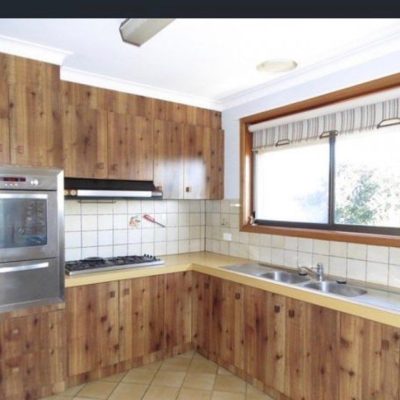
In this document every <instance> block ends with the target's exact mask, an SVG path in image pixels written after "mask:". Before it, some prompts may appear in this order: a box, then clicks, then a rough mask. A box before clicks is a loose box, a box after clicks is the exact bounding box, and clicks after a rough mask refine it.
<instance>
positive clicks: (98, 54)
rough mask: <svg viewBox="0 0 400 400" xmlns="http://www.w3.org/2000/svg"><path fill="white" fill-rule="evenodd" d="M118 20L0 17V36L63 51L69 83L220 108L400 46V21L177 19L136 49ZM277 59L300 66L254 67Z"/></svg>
mask: <svg viewBox="0 0 400 400" xmlns="http://www.w3.org/2000/svg"><path fill="white" fill-rule="evenodd" d="M121 21H122V19H0V39H1V37H3V39H4V38H6V39H7V38H8V39H10V38H11V39H18V40H22V41H24V42H28V43H23V44H24V45H25V47H27V46H29V45H30V44H35V45H40V46H38V47H37V49H42V50H43V49H44V50H48V51H54V52H57V51H61V54H63V57H62V61H60V63H61V64H62V74H61V76H62V78H63V79H66V80H75V81H80V82H81V83H88V84H95V85H99V86H103V87H108V88H115V89H117V90H124V91H127V92H132V93H138V94H143V95H150V96H153V97H159V98H165V99H167V100H174V101H181V102H186V103H189V104H194V105H199V106H205V107H210V108H217V109H224V108H227V107H229V106H231V105H232V104H236V103H240V102H241V101H242V100H243V101H244V99H248V94H249V92H254V95H255V96H257V93H256V92H257V90H259V89H261V90H262V91H268V90H269V89H271V88H272V87H273V86H274V85H276V84H277V83H282V82H285V81H287V82H290V80H291V79H293V78H294V77H301V76H302V74H303V75H304V74H305V73H308V74H309V73H310V71H314V72H318V70H321V71H322V69H324V68H325V69H324V70H326V66H327V65H330V66H331V67H333V66H335V68H337V69H340V62H342V64H343V61H346V62H345V64H346V66H349V64H357V63H360V62H365V60H366V58H368V57H377V56H379V55H381V54H379V52H377V51H376V49H377V46H381V47H380V48H381V49H382V51H384V52H393V51H399V50H400V20H398V19H397V20H396V19H368V20H367V19H364V20H363V19H309V20H307V19H177V20H175V21H174V22H173V23H172V24H170V25H169V26H167V27H166V28H165V29H164V30H162V31H161V32H160V33H158V34H157V35H156V36H155V37H154V38H152V39H151V40H150V41H149V42H147V43H145V44H144V45H143V46H142V47H140V48H137V47H135V46H132V45H129V44H127V43H124V42H122V40H121V37H120V35H119V29H118V28H119V25H120V23H121ZM389 42H390V46H388V43H389ZM7 46H8V47H7ZM7 46H6V47H7V48H8V49H10V48H11V50H10V52H12V48H13V46H10V43H8V45H7ZM42 46H47V47H50V48H43V47H42ZM7 48H6V49H4V46H3V47H1V46H0V51H7ZM38 53H39V52H38ZM367 53H368V56H366V54H367ZM19 55H21V54H19ZM32 57H33V58H40V56H39V57H35V56H32ZM275 58H290V59H294V60H296V61H297V63H298V65H299V66H298V68H297V69H296V70H294V71H291V72H287V73H284V74H278V75H276V74H266V73H260V72H258V71H256V65H257V64H259V63H260V62H263V61H265V60H267V59H275ZM260 93H261V92H260ZM244 95H246V96H244ZM241 99H242V100H241Z"/></svg>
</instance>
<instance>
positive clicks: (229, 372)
mask: <svg viewBox="0 0 400 400" xmlns="http://www.w3.org/2000/svg"><path fill="white" fill-rule="evenodd" d="M217 374H218V375H233V374H232V372H231V371H228V370H227V369H225V368H223V367H218V371H217Z"/></svg>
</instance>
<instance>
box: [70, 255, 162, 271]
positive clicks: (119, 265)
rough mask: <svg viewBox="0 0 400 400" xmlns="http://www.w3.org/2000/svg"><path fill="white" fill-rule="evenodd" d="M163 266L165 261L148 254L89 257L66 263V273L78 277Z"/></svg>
mask: <svg viewBox="0 0 400 400" xmlns="http://www.w3.org/2000/svg"><path fill="white" fill-rule="evenodd" d="M162 264H164V261H163V260H161V259H160V258H157V257H154V256H150V255H148V254H144V255H143V256H124V257H109V258H100V257H89V258H84V259H83V260H77V261H68V262H66V263H65V273H66V274H67V275H78V274H87V273H90V272H100V271H111V270H116V269H125V268H140V267H151V266H156V265H162Z"/></svg>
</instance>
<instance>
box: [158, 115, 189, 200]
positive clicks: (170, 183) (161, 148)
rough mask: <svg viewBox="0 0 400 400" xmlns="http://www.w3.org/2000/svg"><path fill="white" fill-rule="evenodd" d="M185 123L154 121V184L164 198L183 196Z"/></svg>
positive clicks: (179, 197)
mask: <svg viewBox="0 0 400 400" xmlns="http://www.w3.org/2000/svg"><path fill="white" fill-rule="evenodd" d="M182 151H183V125H182V124H179V123H176V122H170V121H163V120H159V119H158V120H155V121H154V184H155V186H156V187H159V188H160V189H161V190H162V192H163V198H164V199H182V198H183V161H184V160H183V156H182Z"/></svg>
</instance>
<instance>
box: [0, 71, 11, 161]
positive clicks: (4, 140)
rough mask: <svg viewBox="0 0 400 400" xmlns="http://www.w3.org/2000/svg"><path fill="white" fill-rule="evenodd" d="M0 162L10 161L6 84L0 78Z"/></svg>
mask: <svg viewBox="0 0 400 400" xmlns="http://www.w3.org/2000/svg"><path fill="white" fill-rule="evenodd" d="M0 94H1V95H0V163H1V164H9V163H10V121H9V120H10V117H9V100H8V97H9V93H8V84H7V82H6V81H5V80H2V79H1V78H0Z"/></svg>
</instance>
